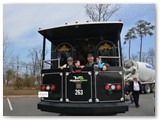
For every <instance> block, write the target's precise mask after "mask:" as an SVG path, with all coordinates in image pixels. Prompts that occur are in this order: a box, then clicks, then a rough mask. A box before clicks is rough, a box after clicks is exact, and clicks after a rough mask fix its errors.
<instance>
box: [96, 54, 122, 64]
mask: <svg viewBox="0 0 160 120" xmlns="http://www.w3.org/2000/svg"><path fill="white" fill-rule="evenodd" d="M99 57H100V58H102V59H108V58H113V59H116V58H117V59H118V60H119V66H121V62H120V59H121V57H120V56H99Z"/></svg>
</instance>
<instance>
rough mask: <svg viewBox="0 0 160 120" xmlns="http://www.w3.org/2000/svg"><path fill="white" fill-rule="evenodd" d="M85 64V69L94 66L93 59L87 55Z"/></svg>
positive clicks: (90, 55)
mask: <svg viewBox="0 0 160 120" xmlns="http://www.w3.org/2000/svg"><path fill="white" fill-rule="evenodd" d="M87 61H88V62H87V64H86V65H85V66H86V67H92V66H93V65H94V57H93V55H92V54H88V55H87Z"/></svg>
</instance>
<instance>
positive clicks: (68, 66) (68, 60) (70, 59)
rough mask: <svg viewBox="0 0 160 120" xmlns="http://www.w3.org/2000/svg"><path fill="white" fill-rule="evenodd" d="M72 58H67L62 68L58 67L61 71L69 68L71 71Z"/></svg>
mask: <svg viewBox="0 0 160 120" xmlns="http://www.w3.org/2000/svg"><path fill="white" fill-rule="evenodd" d="M73 67H74V65H73V58H72V57H68V58H67V64H64V65H63V66H61V67H60V69H63V68H69V69H70V70H71V71H73Z"/></svg>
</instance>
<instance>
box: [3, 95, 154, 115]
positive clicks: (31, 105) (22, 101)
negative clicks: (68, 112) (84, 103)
mask: <svg viewBox="0 0 160 120" xmlns="http://www.w3.org/2000/svg"><path fill="white" fill-rule="evenodd" d="M39 101H40V99H39V98H37V97H4V98H3V115H4V116H60V115H61V114H59V113H51V112H43V111H40V110H38V109H37V103H38V102H39ZM128 105H129V111H128V112H126V113H120V114H117V116H155V112H154V106H155V99H154V94H142V95H141V96H140V105H141V107H140V108H135V106H134V104H131V103H130V102H128Z"/></svg>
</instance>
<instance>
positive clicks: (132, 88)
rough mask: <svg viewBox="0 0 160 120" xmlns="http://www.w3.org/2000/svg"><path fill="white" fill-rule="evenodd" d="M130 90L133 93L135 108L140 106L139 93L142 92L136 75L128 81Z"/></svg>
mask: <svg viewBox="0 0 160 120" xmlns="http://www.w3.org/2000/svg"><path fill="white" fill-rule="evenodd" d="M130 91H131V93H132V95H133V98H134V102H135V106H136V108H138V107H140V105H139V94H141V93H142V85H141V83H140V81H139V80H138V78H137V77H135V78H133V81H131V83H130Z"/></svg>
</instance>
